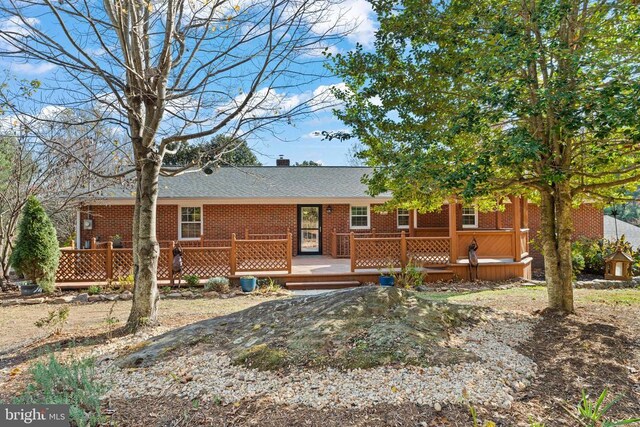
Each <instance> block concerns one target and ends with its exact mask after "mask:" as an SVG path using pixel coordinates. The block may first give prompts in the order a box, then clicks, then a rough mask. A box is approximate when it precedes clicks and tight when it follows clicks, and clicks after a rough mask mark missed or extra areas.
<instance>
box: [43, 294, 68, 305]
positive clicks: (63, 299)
mask: <svg viewBox="0 0 640 427" xmlns="http://www.w3.org/2000/svg"><path fill="white" fill-rule="evenodd" d="M73 299H74V296H73V295H65V296H62V297H57V298H53V299H51V300H49V302H50V303H52V304H69V303H70V302H72V301H73Z"/></svg>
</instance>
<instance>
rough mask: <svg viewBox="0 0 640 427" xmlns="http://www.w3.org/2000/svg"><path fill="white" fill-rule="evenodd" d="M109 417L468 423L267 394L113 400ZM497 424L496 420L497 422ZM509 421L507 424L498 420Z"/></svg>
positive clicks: (447, 411) (126, 422) (456, 412)
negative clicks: (294, 401) (291, 402)
mask: <svg viewBox="0 0 640 427" xmlns="http://www.w3.org/2000/svg"><path fill="white" fill-rule="evenodd" d="M112 407H113V408H115V412H114V413H113V415H112V417H111V422H113V423H114V424H117V425H120V426H139V425H147V426H149V425H153V426H175V427H177V426H185V427H186V426H261V427H282V426H309V427H333V426H335V427H338V426H340V427H342V426H358V427H369V426H371V427H377V426H429V427H436V426H438V427H440V426H469V425H471V416H470V415H469V412H468V411H467V410H466V409H465V408H462V407H452V408H443V410H442V411H440V412H435V411H434V410H433V409H432V408H429V407H420V406H417V405H414V404H406V405H401V406H393V405H386V404H384V405H377V406H374V407H371V408H366V409H343V408H339V409H338V408H327V409H312V408H308V407H299V406H278V405H274V404H272V403H270V402H269V399H268V398H265V399H261V400H257V401H241V402H238V403H237V404H235V405H227V406H221V405H216V404H214V403H209V404H204V405H199V406H198V405H194V404H193V403H192V402H188V401H184V400H175V399H169V398H163V399H150V398H144V399H132V400H128V401H122V400H120V401H113V402H112ZM498 425H500V424H498ZM502 425H509V424H502Z"/></svg>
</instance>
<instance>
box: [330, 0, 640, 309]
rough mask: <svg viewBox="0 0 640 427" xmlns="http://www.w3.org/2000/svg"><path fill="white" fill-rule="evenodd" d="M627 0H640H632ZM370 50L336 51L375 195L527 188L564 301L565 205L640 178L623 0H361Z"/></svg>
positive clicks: (632, 11) (552, 293)
mask: <svg viewBox="0 0 640 427" xmlns="http://www.w3.org/2000/svg"><path fill="white" fill-rule="evenodd" d="M636 3H637V2H636ZM372 4H373V5H374V8H375V11H376V13H377V15H378V20H379V22H380V30H379V31H378V32H377V34H376V42H375V52H366V51H365V50H364V49H362V48H357V49H356V50H355V51H352V52H350V53H348V54H346V55H338V56H337V57H335V58H334V62H333V69H334V71H335V72H336V73H337V74H338V75H339V76H341V77H342V78H343V79H344V80H345V81H346V83H347V89H346V90H343V91H336V94H337V96H338V97H339V98H340V99H342V100H344V101H345V102H346V107H345V109H344V110H343V111H342V112H338V113H337V114H338V116H339V117H340V118H341V119H342V120H343V121H344V122H345V123H346V124H347V125H349V126H351V128H352V129H353V131H354V135H355V136H356V137H358V138H359V140H360V141H361V142H362V143H363V145H364V151H363V152H362V154H363V156H364V158H365V159H366V161H367V164H368V165H369V166H372V167H374V168H375V170H374V172H373V173H372V174H371V176H370V177H369V178H368V184H369V187H370V190H371V192H372V193H374V194H376V193H381V192H382V191H385V190H392V191H393V192H394V200H393V203H394V204H396V205H400V204H402V203H403V204H404V205H405V206H407V205H408V204H409V205H411V206H412V207H416V208H421V209H435V208H437V207H439V206H440V205H441V203H442V202H443V201H444V200H445V199H447V198H448V197H451V196H452V195H454V196H457V197H459V198H462V199H464V201H466V202H472V201H476V202H480V203H481V205H482V206H485V207H486V206H488V205H490V204H491V203H493V204H495V200H496V199H499V198H500V197H501V196H504V195H507V194H509V193H511V194H527V193H528V194H529V195H531V196H534V197H536V198H538V201H539V204H540V208H541V227H540V230H541V235H540V241H541V245H542V250H543V254H544V262H545V275H546V279H547V283H548V296H549V307H550V308H552V309H559V310H563V311H566V312H572V311H573V310H574V307H573V290H572V266H571V238H572V219H571V209H572V207H573V206H575V205H576V204H579V203H580V202H583V201H585V200H603V201H607V200H609V199H610V198H612V197H616V196H617V195H618V194H619V193H620V191H621V188H623V187H626V186H631V187H633V188H635V185H634V184H633V183H635V182H637V181H638V179H639V178H640V151H639V150H638V142H640V114H638V110H639V107H640V96H639V94H640V82H639V76H640V43H638V40H639V35H640V12H639V10H638V7H637V5H634V2H633V1H629V0H626V1H625V0H622V1H590V0H555V1H552V0H545V1H537V2H533V1H521V2H514V1H506V0H479V1H474V2H467V1H450V2H431V3H429V2H426V3H425V2H422V1H415V0H406V1H400V0H383V1H381V2H372Z"/></svg>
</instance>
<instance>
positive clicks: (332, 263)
mask: <svg viewBox="0 0 640 427" xmlns="http://www.w3.org/2000/svg"><path fill="white" fill-rule="evenodd" d="M388 270H389V269H386V268H385V269H384V270H379V269H375V268H370V269H360V270H357V271H355V272H352V271H351V261H350V260H349V259H340V258H338V259H336V258H331V257H329V256H323V255H307V256H297V257H293V260H292V267H291V273H290V274H289V273H286V272H282V271H268V270H265V271H247V272H243V271H237V272H236V274H234V275H231V276H229V278H230V279H231V280H237V279H238V278H240V277H241V276H245V275H252V276H255V277H258V278H267V277H269V278H272V279H274V280H278V281H279V282H281V283H284V284H288V283H293V284H296V285H297V286H296V285H294V286H292V287H296V288H297V289H330V288H341V287H352V286H353V285H354V283H353V282H358V283H360V284H363V283H369V282H373V283H376V282H377V281H378V276H380V273H381V272H382V271H388ZM393 270H394V271H399V270H400V268H394V269H393ZM422 270H423V271H424V272H425V273H426V279H425V281H426V282H437V281H443V280H444V281H446V280H453V279H462V280H464V279H467V278H468V265H467V263H466V260H460V261H459V262H458V263H456V264H449V265H447V266H443V267H439V268H423V269H422ZM478 272H479V278H480V279H481V280H482V279H484V280H506V279H510V278H515V277H529V278H530V277H531V258H526V259H523V260H522V261H519V262H514V261H513V259H510V258H482V259H480V267H479V269H478ZM206 279H208V277H207V278H205V277H203V278H202V280H201V284H204V282H205V281H206ZM304 283H306V284H307V285H304V286H301V285H300V284H304ZM96 284H98V285H106V284H107V282H106V281H91V282H89V281H83V282H64V283H58V286H59V287H60V288H63V289H83V288H87V287H89V286H91V285H96ZM314 284H317V286H314ZM158 286H160V287H164V286H170V282H169V280H166V279H162V280H158ZM183 286H184V280H183Z"/></svg>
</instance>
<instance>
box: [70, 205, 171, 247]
mask: <svg viewBox="0 0 640 427" xmlns="http://www.w3.org/2000/svg"><path fill="white" fill-rule="evenodd" d="M80 218H81V221H82V220H84V219H86V218H92V219H93V229H91V230H81V231H80V235H81V240H80V242H84V241H85V240H90V239H91V238H93V237H95V238H96V239H97V240H98V241H99V242H105V241H107V240H109V239H110V238H112V237H113V236H115V235H116V234H119V235H120V236H122V240H124V241H131V236H132V234H133V206H132V205H111V206H100V205H97V206H87V207H84V208H83V209H82V212H81V214H80ZM81 224H82V222H81ZM156 234H157V237H158V240H175V239H176V237H174V236H177V235H178V207H177V206H175V205H159V206H158V213H157V217H156Z"/></svg>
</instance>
